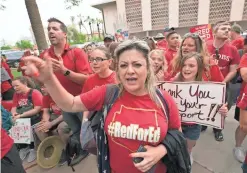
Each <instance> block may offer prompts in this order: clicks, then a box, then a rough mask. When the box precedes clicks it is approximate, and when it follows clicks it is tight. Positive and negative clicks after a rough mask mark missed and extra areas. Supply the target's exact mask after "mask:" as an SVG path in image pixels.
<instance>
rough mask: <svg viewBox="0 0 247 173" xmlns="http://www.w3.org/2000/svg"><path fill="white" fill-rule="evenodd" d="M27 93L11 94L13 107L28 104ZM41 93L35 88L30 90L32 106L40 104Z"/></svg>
mask: <svg viewBox="0 0 247 173" xmlns="http://www.w3.org/2000/svg"><path fill="white" fill-rule="evenodd" d="M28 94H29V92H27V93H25V94H19V93H15V94H14V96H13V107H22V106H25V105H27V104H28ZM42 99H43V96H42V94H41V93H40V92H39V91H38V90H36V89H33V92H32V102H33V105H34V106H42Z"/></svg>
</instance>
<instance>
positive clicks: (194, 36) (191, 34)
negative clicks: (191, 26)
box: [183, 32, 200, 38]
mask: <svg viewBox="0 0 247 173" xmlns="http://www.w3.org/2000/svg"><path fill="white" fill-rule="evenodd" d="M188 37H192V38H200V36H199V34H197V33H190V32H189V33H187V34H185V35H184V37H183V38H188Z"/></svg>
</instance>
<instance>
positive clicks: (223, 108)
mask: <svg viewBox="0 0 247 173" xmlns="http://www.w3.org/2000/svg"><path fill="white" fill-rule="evenodd" d="M227 112H228V108H227V103H226V104H223V105H222V106H221V108H220V109H219V113H220V114H221V116H224V117H226V116H227Z"/></svg>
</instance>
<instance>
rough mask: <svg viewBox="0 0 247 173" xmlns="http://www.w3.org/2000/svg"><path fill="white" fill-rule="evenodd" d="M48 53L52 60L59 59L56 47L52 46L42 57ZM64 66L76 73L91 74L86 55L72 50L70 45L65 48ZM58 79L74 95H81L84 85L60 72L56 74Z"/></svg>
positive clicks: (77, 50)
mask: <svg viewBox="0 0 247 173" xmlns="http://www.w3.org/2000/svg"><path fill="white" fill-rule="evenodd" d="M45 52H48V54H49V55H50V57H51V58H54V59H57V60H58V57H57V56H56V55H55V53H54V46H51V47H50V48H49V49H47V50H45V51H44V52H43V53H42V54H41V55H40V57H41V58H43V57H44V53H45ZM62 58H63V64H64V66H65V67H66V68H67V69H68V70H70V71H73V72H75V73H82V74H89V73H91V68H90V65H89V63H88V58H87V55H86V53H85V52H84V51H83V50H81V49H79V48H73V49H71V48H70V47H69V45H68V44H66V45H65V47H64V52H63V54H62ZM54 74H55V75H56V77H57V78H58V80H59V82H60V83H61V85H62V86H63V87H64V88H65V89H66V90H67V91H68V92H69V93H70V94H72V95H74V96H76V95H79V94H80V93H81V90H82V85H79V84H77V83H75V82H73V81H71V80H70V79H68V78H67V77H66V76H64V74H62V73H60V72H55V73H54Z"/></svg>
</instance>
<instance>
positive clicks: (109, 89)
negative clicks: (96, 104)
mask: <svg viewBox="0 0 247 173" xmlns="http://www.w3.org/2000/svg"><path fill="white" fill-rule="evenodd" d="M118 93H119V88H118V86H117V85H114V84H110V85H106V95H105V100H104V105H112V104H113V103H114V102H115V101H116V99H117V98H118Z"/></svg>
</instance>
